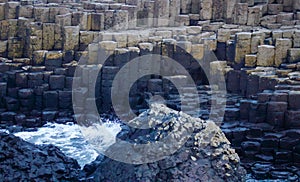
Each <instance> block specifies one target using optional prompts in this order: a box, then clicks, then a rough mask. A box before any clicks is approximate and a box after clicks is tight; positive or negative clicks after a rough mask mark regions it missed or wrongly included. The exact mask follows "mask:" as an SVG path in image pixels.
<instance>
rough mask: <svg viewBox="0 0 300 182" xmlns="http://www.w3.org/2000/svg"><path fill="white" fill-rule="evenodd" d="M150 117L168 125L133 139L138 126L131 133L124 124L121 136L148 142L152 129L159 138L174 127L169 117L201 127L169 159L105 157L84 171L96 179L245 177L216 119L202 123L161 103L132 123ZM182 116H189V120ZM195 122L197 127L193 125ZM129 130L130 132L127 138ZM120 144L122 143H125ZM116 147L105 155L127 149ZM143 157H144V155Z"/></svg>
mask: <svg viewBox="0 0 300 182" xmlns="http://www.w3.org/2000/svg"><path fill="white" fill-rule="evenodd" d="M166 113H168V114H166ZM170 116H171V117H170ZM186 117H188V118H186ZM150 118H152V119H153V120H160V121H164V122H165V124H166V126H168V127H165V129H163V131H162V132H161V133H157V134H154V133H153V132H154V131H153V132H151V131H152V129H149V130H148V131H143V132H142V133H141V132H140V135H138V134H137V133H136V132H135V137H133V138H132V134H130V133H132V132H133V131H135V129H133V130H131V131H130V132H129V131H128V128H127V127H125V129H126V132H125V133H124V134H123V135H122V138H124V139H125V138H126V140H127V141H131V140H132V139H133V140H134V139H139V140H140V141H142V140H144V141H146V142H147V141H149V140H148V139H149V138H148V137H147V133H148V134H149V132H150V135H153V134H154V138H156V137H155V136H157V137H159V136H162V135H164V131H169V130H172V129H171V128H170V127H173V126H172V125H170V121H171V120H170V119H176V120H177V122H181V121H183V120H184V121H185V123H186V121H187V120H188V121H191V122H188V123H191V124H190V126H188V125H186V127H187V129H188V128H190V127H191V128H190V129H192V130H194V129H196V128H199V129H197V130H195V132H194V133H193V134H192V137H191V138H190V140H188V141H187V142H186V143H185V145H183V146H182V147H181V148H180V149H179V150H177V151H176V152H175V153H174V154H172V155H170V156H166V158H164V159H162V160H159V161H157V162H151V163H145V164H129V163H122V162H118V161H116V160H113V159H110V158H107V157H104V159H100V160H99V161H98V164H95V163H92V165H86V166H85V168H84V171H85V173H86V174H87V176H88V177H92V178H93V179H94V180H95V181H176V180H178V181H200V180H212V181H223V180H225V181H241V180H244V171H243V169H241V167H240V166H239V158H238V156H237V154H236V153H235V152H234V150H233V149H231V148H230V146H229V142H228V140H227V139H226V138H225V135H224V134H223V133H222V132H221V130H220V129H219V128H218V127H217V126H216V125H215V124H214V123H213V122H211V121H207V122H206V123H203V126H201V125H202V124H200V123H202V122H203V121H201V120H199V119H196V118H192V117H190V116H187V115H185V114H181V113H178V112H177V111H174V110H171V109H169V108H167V107H165V106H161V105H152V106H151V109H149V110H147V111H146V112H144V113H142V114H141V115H140V116H139V117H138V118H136V119H134V120H132V121H130V122H136V121H140V119H141V122H142V123H144V122H143V121H144V120H145V119H150ZM183 118H186V119H187V120H186V119H183ZM182 119H183V120H182ZM194 119H196V120H197V123H198V124H196V123H194V122H192V120H194ZM192 123H194V124H196V125H197V126H196V125H195V126H194V124H192ZM199 124H200V125H199ZM179 125H180V124H179ZM174 127H178V126H174ZM173 129H174V128H173ZM127 133H129V134H128V136H127V137H126V134H127ZM151 133H152V134H151ZM145 134H146V135H145ZM150 140H155V139H151V137H150ZM119 144H121V145H122V143H119ZM168 145H172V143H168ZM173 145H177V144H173ZM119 147H121V146H119ZM117 148H118V145H116V144H113V145H111V146H110V147H109V148H108V150H107V151H106V154H108V153H109V154H112V155H114V156H119V155H118V153H120V152H121V153H122V152H124V148H123V149H121V150H120V148H119V149H117ZM122 150H123V151H122ZM132 152H134V153H135V152H136V154H134V153H130V155H132V156H136V157H138V156H140V154H139V150H134V151H132ZM147 152H149V154H147V155H146V156H148V155H149V156H156V157H157V155H153V151H147ZM154 152H155V151H154ZM156 152H158V151H156ZM227 152H228V153H227ZM125 153H126V151H125ZM120 157H122V156H120ZM224 158H228V160H226V162H225V161H224V160H223V159H224ZM138 160H139V159H138V158H137V161H138ZM141 160H143V159H142V158H141Z"/></svg>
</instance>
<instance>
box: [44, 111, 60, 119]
mask: <svg viewBox="0 0 300 182" xmlns="http://www.w3.org/2000/svg"><path fill="white" fill-rule="evenodd" d="M56 115H57V111H43V113H42V120H43V121H54V119H55V117H56Z"/></svg>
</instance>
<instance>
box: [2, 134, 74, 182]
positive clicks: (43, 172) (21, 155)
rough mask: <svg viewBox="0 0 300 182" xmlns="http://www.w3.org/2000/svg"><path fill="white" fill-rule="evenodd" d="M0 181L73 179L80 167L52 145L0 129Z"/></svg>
mask: <svg viewBox="0 0 300 182" xmlns="http://www.w3.org/2000/svg"><path fill="white" fill-rule="evenodd" d="M0 161H1V163H0V181H76V180H77V176H78V174H79V170H80V166H79V165H78V163H77V161H76V160H74V159H71V158H68V157H66V156H65V155H64V154H63V153H62V152H61V151H60V150H59V149H58V148H57V147H55V146H53V145H45V146H36V145H33V144H31V143H28V142H25V141H24V140H22V139H20V138H18V137H15V136H14V135H12V134H7V133H3V132H0Z"/></svg>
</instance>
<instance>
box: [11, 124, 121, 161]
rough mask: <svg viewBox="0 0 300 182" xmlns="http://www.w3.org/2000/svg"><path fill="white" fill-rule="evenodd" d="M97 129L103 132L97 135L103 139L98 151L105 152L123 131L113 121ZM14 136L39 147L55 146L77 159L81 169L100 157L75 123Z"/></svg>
mask: <svg viewBox="0 0 300 182" xmlns="http://www.w3.org/2000/svg"><path fill="white" fill-rule="evenodd" d="M97 129H98V131H103V132H98V133H97V136H98V137H99V138H101V141H100V142H99V145H100V146H97V149H99V148H100V149H102V150H103V151H105V150H106V149H107V148H108V147H109V146H110V145H111V144H113V143H114V142H115V139H116V135H117V133H119V132H120V131H121V127H120V124H118V123H117V122H112V121H108V122H105V123H103V124H102V125H100V124H99V125H97ZM14 135H16V136H18V137H21V138H22V139H24V140H25V141H28V142H30V143H34V144H37V145H41V144H53V145H55V146H57V147H58V148H60V149H61V151H62V152H63V153H64V154H65V155H67V156H68V157H71V158H73V159H76V160H77V161H78V163H79V165H80V166H81V167H83V166H84V165H85V164H88V163H90V162H92V161H94V160H95V159H96V157H97V156H98V155H99V153H98V152H97V151H96V150H95V149H94V148H93V146H92V145H91V144H89V143H88V142H87V140H86V139H85V138H84V136H83V135H82V131H81V129H80V127H79V126H78V125H76V124H73V123H67V124H56V123H47V124H46V125H44V126H43V127H41V128H39V129H38V130H37V131H30V132H19V133H14ZM100 152H101V151H100Z"/></svg>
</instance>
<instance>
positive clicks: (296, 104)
mask: <svg viewBox="0 0 300 182" xmlns="http://www.w3.org/2000/svg"><path fill="white" fill-rule="evenodd" d="M289 109H292V110H298V109H300V91H290V92H289Z"/></svg>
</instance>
